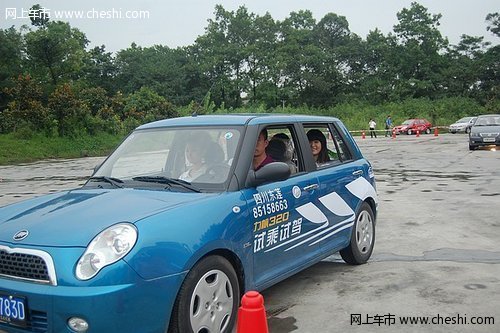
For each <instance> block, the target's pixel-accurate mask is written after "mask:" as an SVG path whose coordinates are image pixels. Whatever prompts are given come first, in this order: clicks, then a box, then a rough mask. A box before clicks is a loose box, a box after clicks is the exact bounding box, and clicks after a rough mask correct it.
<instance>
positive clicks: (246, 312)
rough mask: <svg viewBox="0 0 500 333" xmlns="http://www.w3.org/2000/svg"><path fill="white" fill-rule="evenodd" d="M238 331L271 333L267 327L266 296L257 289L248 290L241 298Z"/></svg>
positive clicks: (239, 332) (238, 332)
mask: <svg viewBox="0 0 500 333" xmlns="http://www.w3.org/2000/svg"><path fill="white" fill-rule="evenodd" d="M236 332H237V333H269V330H268V328H267V318H266V309H265V308H264V297H262V295H261V294H259V293H258V292H256V291H248V292H246V293H245V295H243V297H242V298H241V306H240V308H239V309H238V327H237V331H236Z"/></svg>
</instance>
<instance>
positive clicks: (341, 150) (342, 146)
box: [330, 125, 352, 162]
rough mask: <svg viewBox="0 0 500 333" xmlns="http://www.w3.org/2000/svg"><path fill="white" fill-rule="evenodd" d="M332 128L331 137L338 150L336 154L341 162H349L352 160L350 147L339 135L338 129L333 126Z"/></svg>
mask: <svg viewBox="0 0 500 333" xmlns="http://www.w3.org/2000/svg"><path fill="white" fill-rule="evenodd" d="M330 128H331V135H332V138H333V143H334V145H335V148H336V154H337V157H338V158H339V160H340V161H341V162H344V161H348V160H351V159H352V155H351V152H350V150H349V147H348V146H347V144H346V143H345V141H344V139H343V138H342V136H341V135H340V134H339V132H338V130H337V128H335V127H334V126H333V125H331V126H330Z"/></svg>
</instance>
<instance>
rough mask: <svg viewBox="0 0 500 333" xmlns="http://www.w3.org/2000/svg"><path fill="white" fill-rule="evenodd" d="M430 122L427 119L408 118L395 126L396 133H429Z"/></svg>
mask: <svg viewBox="0 0 500 333" xmlns="http://www.w3.org/2000/svg"><path fill="white" fill-rule="evenodd" d="M431 127H432V124H431V123H430V122H429V121H428V120H427V119H408V120H405V121H404V122H403V123H402V124H401V125H398V126H395V127H394V130H395V131H396V134H400V133H405V134H408V135H411V134H416V133H417V131H419V132H420V133H422V134H423V133H425V134H430V133H431Z"/></svg>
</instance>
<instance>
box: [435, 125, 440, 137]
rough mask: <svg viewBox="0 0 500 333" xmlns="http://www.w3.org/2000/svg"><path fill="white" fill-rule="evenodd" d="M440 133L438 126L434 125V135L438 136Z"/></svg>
mask: <svg viewBox="0 0 500 333" xmlns="http://www.w3.org/2000/svg"><path fill="white" fill-rule="evenodd" d="M438 135H439V130H438V128H437V127H434V136H438Z"/></svg>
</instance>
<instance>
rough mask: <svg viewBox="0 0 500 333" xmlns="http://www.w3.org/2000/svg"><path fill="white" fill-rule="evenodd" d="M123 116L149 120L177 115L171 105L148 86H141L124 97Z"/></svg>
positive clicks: (143, 120) (142, 120) (144, 120)
mask: <svg viewBox="0 0 500 333" xmlns="http://www.w3.org/2000/svg"><path fill="white" fill-rule="evenodd" d="M124 112H125V116H126V117H127V118H134V119H136V120H139V121H140V122H149V121H154V120H160V119H165V118H172V117H176V116H177V112H176V111H175V109H174V107H173V105H172V104H171V103H170V102H168V101H167V100H166V99H165V98H164V97H163V96H160V95H159V94H157V93H156V92H155V91H153V90H152V89H150V88H147V87H142V88H141V89H139V90H138V91H136V92H134V93H132V94H130V95H129V96H128V97H127V98H126V99H125V106H124Z"/></svg>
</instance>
